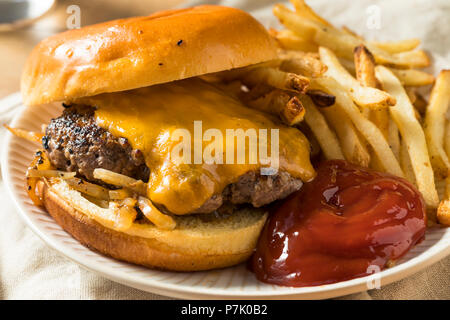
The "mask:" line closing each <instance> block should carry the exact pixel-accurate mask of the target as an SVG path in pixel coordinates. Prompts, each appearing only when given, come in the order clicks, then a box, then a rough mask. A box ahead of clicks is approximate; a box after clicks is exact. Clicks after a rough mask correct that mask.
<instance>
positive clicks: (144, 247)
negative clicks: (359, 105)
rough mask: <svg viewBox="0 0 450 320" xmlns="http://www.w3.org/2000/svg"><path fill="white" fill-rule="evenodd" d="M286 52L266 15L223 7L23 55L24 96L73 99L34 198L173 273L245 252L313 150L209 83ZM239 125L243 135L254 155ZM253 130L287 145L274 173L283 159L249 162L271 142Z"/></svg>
mask: <svg viewBox="0 0 450 320" xmlns="http://www.w3.org/2000/svg"><path fill="white" fill-rule="evenodd" d="M276 59H277V49H276V45H275V43H274V42H273V39H272V38H271V37H270V35H269V34H268V32H267V31H266V29H265V28H264V27H263V26H262V25H261V24H260V23H259V22H257V21H256V20H255V19H254V18H252V17H251V16H250V15H249V14H247V13H245V12H243V11H241V10H238V9H233V8H228V7H221V6H199V7H194V8H189V9H181V10H169V11H163V12H159V13H156V14H153V15H150V16H146V17H134V18H128V19H121V20H115V21H110V22H106V23H102V24H97V25H92V26H88V27H84V28H81V29H75V30H69V31H67V32H64V33H60V34H57V35H55V36H52V37H50V38H47V39H45V40H43V41H42V42H41V43H39V44H38V45H37V46H36V47H35V48H34V50H33V51H32V53H31V55H30V57H29V59H28V61H27V63H26V66H25V69H24V73H23V76H22V83H21V90H22V94H23V100H24V102H25V104H26V105H28V106H30V107H32V106H34V105H42V104H47V105H48V107H49V108H53V107H54V106H55V103H56V104H58V105H61V104H62V106H63V108H62V114H61V115H60V116H59V117H57V118H54V119H52V120H51V121H50V123H48V125H46V126H45V128H44V131H43V136H42V137H39V139H42V148H40V149H39V150H38V151H37V152H36V157H35V159H34V160H33V162H32V164H31V165H30V168H29V170H28V172H27V188H28V192H29V195H30V197H31V198H32V200H33V201H35V203H36V204H39V205H42V206H44V207H45V209H46V210H47V211H48V213H49V214H50V215H51V216H52V217H53V218H54V219H55V221H56V222H57V223H58V224H59V225H60V226H61V227H62V228H64V229H65V230H66V231H67V232H68V233H70V234H71V235H72V236H73V237H74V238H75V239H77V240H78V241H80V242H81V243H82V244H84V245H86V246H88V247H89V248H92V249H94V250H96V251H99V252H101V253H103V254H105V255H108V256H111V257H113V258H116V259H119V260H123V261H127V262H131V263H135V264H139V265H144V266H147V267H151V268H159V269H167V270H176V271H195V270H208V269H214V268H221V267H227V266H231V265H235V264H238V263H240V262H243V261H245V260H246V259H248V258H249V256H250V255H251V254H252V252H253V250H254V248H255V246H256V243H257V240H258V237H259V234H260V232H261V230H262V228H263V226H264V224H265V221H266V219H267V206H268V205H270V204H271V203H273V202H275V201H276V200H279V199H283V198H286V197H287V196H288V195H290V194H291V193H293V192H295V191H297V190H299V189H300V188H301V186H302V184H303V182H305V181H309V180H311V179H312V178H313V177H314V175H315V172H314V169H313V167H312V165H311V163H310V145H309V142H308V140H307V139H306V138H305V136H304V135H303V134H302V132H301V131H300V130H298V129H297V128H295V127H289V126H286V125H284V124H283V123H282V122H281V121H279V119H278V118H276V117H274V116H273V115H270V114H267V113H264V112H262V111H258V110H254V109H250V108H248V107H247V106H246V105H245V103H243V102H242V101H241V100H239V99H238V98H236V96H234V95H233V94H230V92H228V91H227V90H224V88H223V87H221V86H219V85H217V84H216V83H215V82H214V81H212V80H211V79H213V78H214V76H216V75H218V74H221V75H224V74H225V75H226V74H232V73H233V72H236V70H238V71H239V70H240V69H241V68H246V67H251V66H253V65H258V66H259V65H261V64H264V63H270V62H271V61H273V60H276ZM230 130H231V132H234V133H236V132H237V133H239V132H240V133H244V137H243V140H244V142H247V141H248V144H247V143H245V148H244V151H243V152H241V151H240V150H239V148H238V144H237V141H238V140H239V139H240V136H239V134H236V135H235V136H232V139H231V140H230V139H228V134H227V133H228V132H229V131H230ZM233 130H234V131H233ZM239 130H241V131H239ZM267 130H269V131H270V132H275V133H276V136H275V135H274V136H272V135H271V134H269V133H268V132H269V131H267ZM252 132H259V133H260V135H259V138H261V137H264V138H265V140H264V141H266V142H267V143H268V144H269V145H270V148H269V150H268V151H269V153H270V152H271V153H272V154H273V153H274V152H275V149H276V151H277V159H276V163H277V166H276V168H275V170H272V171H270V170H269V171H270V174H267V172H268V171H267V170H266V171H264V170H263V169H268V168H269V169H270V168H271V169H273V168H274V165H273V164H274V163H273V161H271V162H267V161H266V162H263V161H252V159H253V160H254V156H255V152H254V150H260V149H261V148H260V147H261V141H257V142H256V145H258V147H259V149H252V148H251V147H252V141H251V140H252V139H250V137H249V136H250V133H252ZM213 137H214V138H215V140H214V141H213ZM219 137H220V138H223V139H222V140H219V139H218V138H219ZM275 140H276V141H275ZM181 141H184V142H183V143H181ZM230 141H232V142H233V143H234V142H236V143H235V144H233V147H232V148H229V146H228V144H227V145H226V146H225V144H226V143H228V142H230ZM213 142H215V144H214V146H215V147H216V148H215V149H214V148H212V147H211V144H212V143H213ZM274 142H276V144H274ZM254 145H255V142H254V141H253V146H254ZM191 146H193V148H191V149H190V148H189V147H191ZM222 147H224V148H222ZM199 148H200V153H199V152H198V149H199ZM208 148H209V149H208ZM211 149H214V150H213V151H211ZM208 150H209V153H208ZM252 150H253V151H252ZM199 154H200V156H199ZM205 154H209V155H211V156H212V161H211V159H209V160H208V159H206V158H205ZM174 155H175V156H174ZM239 155H240V156H241V158H240V159H239ZM180 159H181V160H183V161H180ZM205 159H206V160H205ZM224 159H226V160H229V159H230V160H231V161H230V162H226V161H225V160H224ZM219 160H221V161H219ZM233 160H235V161H233ZM242 160H243V161H242ZM272 160H274V159H272Z"/></svg>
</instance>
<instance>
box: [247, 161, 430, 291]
mask: <svg viewBox="0 0 450 320" xmlns="http://www.w3.org/2000/svg"><path fill="white" fill-rule="evenodd" d="M425 229H426V210H425V203H424V201H423V198H422V196H421V194H420V193H419V191H417V189H416V188H415V187H414V186H413V185H411V184H410V183H409V182H407V181H406V180H404V179H401V178H398V177H396V176H393V175H390V174H387V173H380V172H376V171H372V170H369V169H365V168H361V167H358V166H354V165H352V164H350V163H348V162H346V161H342V160H332V161H326V162H322V163H321V164H319V167H318V168H317V177H316V178H315V179H314V180H313V181H312V182H309V183H306V184H305V185H304V186H303V187H302V189H301V190H300V191H298V192H296V193H294V194H293V195H291V196H290V197H289V198H288V199H286V201H285V202H284V203H283V204H282V205H281V206H280V207H278V208H277V209H276V210H275V211H274V212H273V213H272V215H271V216H270V218H269V221H268V222H267V224H266V226H265V227H264V230H263V232H262V234H261V236H260V239H259V242H258V245H257V248H256V251H255V253H254V255H253V256H252V258H251V260H250V261H249V267H250V269H251V270H252V271H253V272H254V273H255V274H256V277H257V278H258V279H259V280H261V281H264V282H268V283H271V284H277V285H283V286H292V287H303V286H316V285H323V284H329V283H335V282H339V281H343V280H348V279H352V278H357V277H362V276H365V275H368V274H372V273H373V269H374V266H377V267H379V268H380V269H383V268H384V267H385V266H386V263H387V262H388V261H389V260H396V259H398V258H400V257H401V256H403V255H404V254H405V253H406V252H408V250H409V249H411V247H413V246H414V245H415V244H417V243H418V242H420V241H421V240H422V239H423V238H424V236H425Z"/></svg>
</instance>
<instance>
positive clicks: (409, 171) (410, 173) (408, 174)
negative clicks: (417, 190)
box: [400, 140, 417, 186]
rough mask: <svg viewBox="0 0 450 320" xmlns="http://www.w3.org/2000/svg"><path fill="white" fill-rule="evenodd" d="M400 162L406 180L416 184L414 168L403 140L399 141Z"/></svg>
mask: <svg viewBox="0 0 450 320" xmlns="http://www.w3.org/2000/svg"><path fill="white" fill-rule="evenodd" d="M400 164H401V166H402V169H403V172H404V173H405V178H406V180H408V181H409V182H411V183H412V184H414V185H416V186H417V182H416V176H415V175H414V169H413V167H412V163H411V159H410V158H409V153H408V146H407V145H406V143H405V141H404V140H402V141H401V143H400Z"/></svg>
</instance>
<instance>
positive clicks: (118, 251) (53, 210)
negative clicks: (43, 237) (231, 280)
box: [38, 182, 252, 271]
mask: <svg viewBox="0 0 450 320" xmlns="http://www.w3.org/2000/svg"><path fill="white" fill-rule="evenodd" d="M38 189H39V191H40V196H41V198H42V199H43V202H44V206H45V208H46V209H47V211H48V213H49V214H50V215H51V216H52V217H53V219H55V221H56V223H58V224H59V225H60V226H61V227H62V228H63V229H64V230H66V231H67V232H68V233H70V234H71V235H72V236H73V237H74V238H75V239H77V240H78V241H80V242H81V243H82V244H84V245H86V246H88V247H89V248H91V249H95V250H97V251H99V252H101V253H103V254H105V255H108V256H111V257H113V258H115V259H118V260H122V261H127V262H131V263H135V264H139V265H143V266H146V267H150V268H158V269H166V270H173V271H200V270H210V269H217V268H223V267H228V266H232V265H235V264H238V263H241V262H243V261H245V260H247V259H248V258H249V257H250V255H251V253H252V250H249V251H248V252H243V253H242V252H240V253H237V254H222V255H208V254H186V253H185V252H181V251H177V250H176V248H172V247H169V246H168V245H166V244H164V243H162V242H159V241H157V240H155V239H147V238H142V237H136V236H130V235H128V234H125V233H122V232H117V231H114V230H111V229H108V228H106V227H104V226H102V225H100V224H99V223H97V222H96V221H94V220H93V219H91V218H89V217H88V216H86V215H85V214H83V213H81V212H79V211H77V210H76V209H74V208H73V207H72V206H71V205H70V204H69V203H67V202H66V201H64V200H62V199H61V198H60V197H58V196H57V195H56V194H55V193H54V192H52V191H51V190H50V189H49V188H48V187H47V186H46V185H45V184H44V183H42V182H40V183H39V185H38Z"/></svg>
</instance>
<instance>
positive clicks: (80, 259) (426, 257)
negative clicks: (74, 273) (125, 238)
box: [1, 104, 450, 299]
mask: <svg viewBox="0 0 450 320" xmlns="http://www.w3.org/2000/svg"><path fill="white" fill-rule="evenodd" d="M40 107H41V108H42V107H44V106H40ZM32 108H33V107H32ZM27 110H29V108H27V107H24V106H23V105H22V104H21V106H20V110H18V112H17V113H16V115H15V116H14V117H13V119H12V121H11V126H14V125H16V124H17V123H18V122H19V121H20V120H21V119H22V118H23V117H25V116H26V114H27ZM13 138H14V137H13V135H12V134H11V133H10V132H6V134H5V136H4V137H3V146H2V156H1V172H2V176H3V181H4V184H5V187H6V190H7V192H8V194H9V196H10V197H11V199H12V201H13V203H14V206H15V207H16V209H17V211H18V213H19V216H20V217H21V219H22V221H24V222H25V224H26V225H27V227H29V228H30V229H31V230H32V231H33V232H34V233H35V234H36V235H37V236H38V237H39V238H41V239H42V240H43V241H44V243H46V244H47V245H48V246H50V247H51V248H53V249H54V250H56V251H57V252H58V253H59V254H61V255H63V256H65V257H66V258H68V259H69V260H71V261H73V262H75V263H77V264H78V265H81V266H82V267H84V268H85V269H87V270H89V271H91V272H94V273H96V274H99V275H100V276H102V277H105V278H107V279H109V280H112V281H115V282H118V283H121V284H123V285H126V286H130V287H133V288H136V289H139V290H143V291H146V292H151V293H156V294H160V295H165V296H169V297H176V298H185V299H193V298H197V299H199V298H200V299H317V298H320V299H324V298H332V297H338V296H343V295H347V294H351V293H357V292H362V291H366V290H368V288H367V283H368V281H370V279H371V277H373V275H370V276H365V277H361V278H356V279H351V280H347V281H342V282H338V283H334V284H328V285H322V286H314V287H301V288H295V287H283V288H281V289H280V290H279V291H274V292H268V291H267V290H259V291H254V290H252V291H248V292H245V290H243V291H240V292H236V291H231V292H230V291H229V290H227V289H226V288H223V289H222V288H214V287H211V288H205V287H188V286H186V287H185V286H180V285H177V284H172V283H164V280H158V279H152V278H145V279H139V277H138V276H133V274H127V273H125V272H123V271H120V270H112V269H111V268H110V267H109V266H107V267H103V268H101V266H99V263H98V262H96V261H91V260H92V259H91V258H89V257H88V256H85V255H82V254H81V253H77V252H76V251H75V250H72V249H70V248H69V249H70V250H68V251H66V250H67V247H65V245H63V244H61V243H59V242H58V241H57V240H56V239H53V238H52V237H51V236H50V235H48V234H46V231H45V230H43V228H40V227H39V225H38V224H36V223H35V222H33V221H32V220H31V218H30V217H29V214H34V213H30V212H28V211H29V210H28V209H27V208H26V207H25V205H24V204H23V203H21V202H22V199H21V197H20V195H19V194H18V193H17V190H15V189H16V187H14V185H13V183H12V177H11V169H10V164H9V162H8V158H9V154H10V152H11V147H12V143H13ZM50 219H52V218H51V217H50ZM55 224H56V222H55ZM56 225H57V224H56ZM58 226H59V225H58ZM59 228H60V229H61V231H62V232H64V233H65V234H67V235H68V236H69V237H70V238H72V239H73V237H72V236H71V235H70V233H68V232H66V231H65V230H64V229H62V228H61V227H60V226H59ZM446 232H450V231H446ZM75 241H77V240H75ZM77 242H78V241H77ZM433 246H434V245H433ZM433 246H431V247H430V248H428V249H426V250H425V251H424V252H422V253H421V254H419V255H418V256H416V257H413V258H411V259H410V260H408V261H405V262H404V263H401V264H399V265H397V266H395V267H393V268H390V269H386V270H383V271H381V272H380V273H379V274H378V275H379V279H380V283H381V287H383V286H385V285H387V284H389V283H392V282H395V281H399V280H401V279H404V278H406V277H408V276H410V275H412V274H414V273H416V272H418V271H420V270H423V269H424V268H426V267H428V266H430V265H431V264H434V263H436V262H437V261H439V260H441V259H443V258H444V257H446V256H447V255H449V254H450V242H449V244H448V245H447V246H445V247H443V248H442V249H440V250H431V249H432V248H433ZM83 248H84V249H85V250H89V251H91V252H94V253H95V254H100V253H98V252H97V251H93V250H91V249H89V248H87V247H85V246H83ZM430 251H431V252H430ZM433 251H435V252H433ZM83 252H84V251H83ZM100 255H101V254H100ZM102 256H103V257H105V258H106V259H109V260H111V262H112V263H115V262H117V263H124V262H122V261H117V260H115V259H113V258H110V257H107V256H105V255H102ZM130 265H131V266H134V265H132V264H130ZM102 269H103V270H102ZM150 270H151V269H150ZM161 272H163V271H161Z"/></svg>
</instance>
